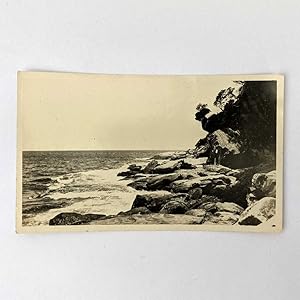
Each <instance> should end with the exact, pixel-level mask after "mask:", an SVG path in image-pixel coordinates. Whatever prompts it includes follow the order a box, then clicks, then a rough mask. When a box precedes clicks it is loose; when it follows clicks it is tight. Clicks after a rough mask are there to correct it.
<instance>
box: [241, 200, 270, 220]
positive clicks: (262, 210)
mask: <svg viewBox="0 0 300 300" xmlns="http://www.w3.org/2000/svg"><path fill="white" fill-rule="evenodd" d="M275 213H276V198H274V197H264V198H262V199H260V200H259V201H256V202H254V203H253V204H252V205H250V206H249V207H248V208H247V209H246V210H245V211H244V212H243V213H242V214H241V216H240V218H239V221H238V223H239V224H240V225H259V224H261V223H264V222H266V221H267V220H269V219H271V218H272V217H273V216H274V215H275Z"/></svg>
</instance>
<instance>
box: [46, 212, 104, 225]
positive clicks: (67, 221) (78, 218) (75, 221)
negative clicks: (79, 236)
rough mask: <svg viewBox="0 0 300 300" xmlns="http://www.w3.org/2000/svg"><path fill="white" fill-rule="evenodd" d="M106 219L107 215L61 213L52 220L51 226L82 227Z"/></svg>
mask: <svg viewBox="0 0 300 300" xmlns="http://www.w3.org/2000/svg"><path fill="white" fill-rule="evenodd" d="M104 218H106V216H105V215H99V214H85V215H82V214H78V213H60V214H58V215H56V216H55V217H54V218H52V219H50V221H49V225H81V224H87V223H89V222H91V221H94V220H101V219H104Z"/></svg>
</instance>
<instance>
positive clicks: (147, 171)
mask: <svg viewBox="0 0 300 300" xmlns="http://www.w3.org/2000/svg"><path fill="white" fill-rule="evenodd" d="M157 166H159V162H158V161H157V160H155V159H153V160H151V161H150V162H149V163H148V164H147V165H146V166H145V167H144V169H143V170H142V171H143V173H145V174H151V173H153V170H154V169H155V168H156V167H157Z"/></svg>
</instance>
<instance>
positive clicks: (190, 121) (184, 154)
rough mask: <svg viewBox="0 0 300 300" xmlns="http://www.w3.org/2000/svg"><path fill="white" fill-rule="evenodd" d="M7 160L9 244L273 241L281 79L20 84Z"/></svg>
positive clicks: (57, 78)
mask: <svg viewBox="0 0 300 300" xmlns="http://www.w3.org/2000/svg"><path fill="white" fill-rule="evenodd" d="M17 152H18V163H17V210H16V213H17V232H36V231H37V232H42V231H48V232H49V231H90V230H91V231H95V230H99V231H101V230H218V231H219V230H221V231H223V230H226V231H257V232H260V231H262V232H264V231H265V232H272V231H274V232H278V231H280V230H281V229H282V164H283V159H282V155H283V76H281V75H222V76H220V75H218V76H217V75H216V76H213V75H211V76H200V75H199V76H196V75H184V76H183V75H177V76H175V75H174V76H172V75H168V76H167V75H161V76H157V75H96V74H79V73H78V74H77V73H55V72H19V73H18V151H17Z"/></svg>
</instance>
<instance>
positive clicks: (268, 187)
mask: <svg viewBox="0 0 300 300" xmlns="http://www.w3.org/2000/svg"><path fill="white" fill-rule="evenodd" d="M251 183H252V185H251V187H250V193H249V194H248V195H247V202H248V205H251V204H252V203H253V202H255V201H257V200H259V199H261V198H263V197H274V198H275V197H276V170H273V171H271V172H268V173H256V174H254V175H253V178H252V182H251Z"/></svg>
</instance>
